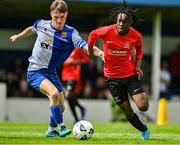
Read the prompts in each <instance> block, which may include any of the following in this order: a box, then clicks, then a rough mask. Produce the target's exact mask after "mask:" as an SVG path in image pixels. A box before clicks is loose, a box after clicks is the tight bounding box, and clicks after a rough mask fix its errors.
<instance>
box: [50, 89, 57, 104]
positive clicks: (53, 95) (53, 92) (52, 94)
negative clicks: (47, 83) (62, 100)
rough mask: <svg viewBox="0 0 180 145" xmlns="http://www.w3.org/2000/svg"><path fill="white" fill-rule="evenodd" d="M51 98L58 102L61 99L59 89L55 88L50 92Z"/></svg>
mask: <svg viewBox="0 0 180 145" xmlns="http://www.w3.org/2000/svg"><path fill="white" fill-rule="evenodd" d="M50 99H51V100H52V102H58V100H59V91H58V90H53V91H52V92H51V94H50Z"/></svg>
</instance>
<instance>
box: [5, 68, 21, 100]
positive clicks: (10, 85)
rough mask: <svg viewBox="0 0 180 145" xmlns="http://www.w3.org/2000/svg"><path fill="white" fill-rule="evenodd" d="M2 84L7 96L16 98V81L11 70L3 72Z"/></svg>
mask: <svg viewBox="0 0 180 145" xmlns="http://www.w3.org/2000/svg"><path fill="white" fill-rule="evenodd" d="M3 82H5V83H6V85H7V96H8V97H12V96H17V95H18V82H17V81H16V77H15V75H14V72H13V70H11V69H8V70H7V71H6V72H5V75H4V77H3Z"/></svg>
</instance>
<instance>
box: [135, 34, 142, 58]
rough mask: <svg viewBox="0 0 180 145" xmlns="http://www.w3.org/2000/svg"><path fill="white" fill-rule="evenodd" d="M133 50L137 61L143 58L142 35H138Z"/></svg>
mask: <svg viewBox="0 0 180 145" xmlns="http://www.w3.org/2000/svg"><path fill="white" fill-rule="evenodd" d="M135 49H136V58H137V59H142V57H143V50H144V48H143V42H142V35H140V37H139V39H138V40H137V42H136V45H135Z"/></svg>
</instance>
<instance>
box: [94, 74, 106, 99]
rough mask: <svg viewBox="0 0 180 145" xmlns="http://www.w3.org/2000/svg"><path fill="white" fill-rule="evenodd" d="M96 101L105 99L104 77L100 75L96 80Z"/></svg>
mask: <svg viewBox="0 0 180 145" xmlns="http://www.w3.org/2000/svg"><path fill="white" fill-rule="evenodd" d="M96 90H97V99H107V96H106V91H107V90H106V84H105V81H104V76H102V75H100V76H99V77H98V78H97V80H96Z"/></svg>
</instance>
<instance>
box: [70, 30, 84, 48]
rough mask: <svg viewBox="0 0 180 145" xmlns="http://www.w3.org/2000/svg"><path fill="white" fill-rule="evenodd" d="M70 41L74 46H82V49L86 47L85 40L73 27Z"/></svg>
mask: <svg viewBox="0 0 180 145" xmlns="http://www.w3.org/2000/svg"><path fill="white" fill-rule="evenodd" d="M72 42H73V45H74V48H82V49H86V48H87V42H86V41H85V40H83V39H82V38H81V36H80V35H79V32H78V31H77V30H75V29H74V31H73V33H72Z"/></svg>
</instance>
